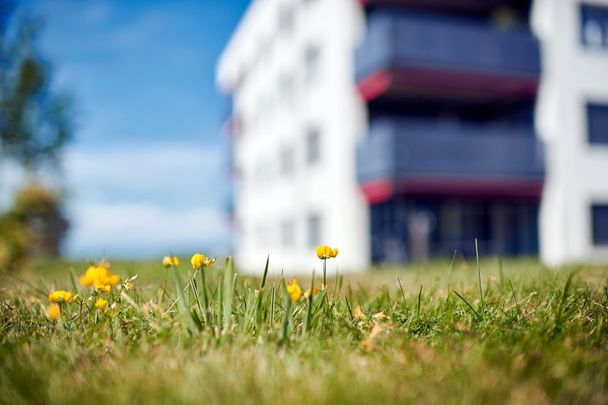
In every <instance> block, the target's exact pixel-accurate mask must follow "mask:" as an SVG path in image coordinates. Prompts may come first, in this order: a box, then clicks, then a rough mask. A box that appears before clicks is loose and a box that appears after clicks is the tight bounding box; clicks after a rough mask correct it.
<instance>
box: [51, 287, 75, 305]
mask: <svg viewBox="0 0 608 405" xmlns="http://www.w3.org/2000/svg"><path fill="white" fill-rule="evenodd" d="M76 297H78V295H74V294H72V293H71V292H68V291H63V290H59V291H53V292H51V293H49V302H51V303H53V304H57V303H64V302H74V300H75V299H76Z"/></svg>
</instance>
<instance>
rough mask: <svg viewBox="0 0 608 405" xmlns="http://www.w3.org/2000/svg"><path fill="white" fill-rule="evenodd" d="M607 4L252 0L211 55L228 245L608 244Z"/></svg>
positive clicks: (346, 256)
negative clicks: (226, 143)
mask: <svg viewBox="0 0 608 405" xmlns="http://www.w3.org/2000/svg"><path fill="white" fill-rule="evenodd" d="M607 3H608V0H601V1H599V0H596V1H593V2H591V1H589V2H580V1H578V0H567V1H564V0H536V1H535V2H534V4H532V2H531V1H529V0H528V1H527V0H492V1H488V0H483V1H479V0H459V1H454V0H433V1H423V0H361V1H359V2H356V1H354V0H331V1H329V0H299V1H290V0H256V1H254V2H253V3H252V5H251V6H250V8H249V10H248V11H247V13H246V15H245V17H244V18H243V21H242V22H241V24H240V25H239V27H238V29H237V31H236V33H235V34H234V36H233V38H232V39H231V41H230V43H229V45H228V47H227V48H226V51H225V53H224V55H223V56H222V59H221V61H220V63H219V67H218V80H219V82H220V85H221V86H222V87H223V88H224V89H226V90H228V91H229V92H231V93H232V96H233V114H232V118H231V122H232V124H231V125H230V127H231V128H233V131H232V133H233V136H234V141H233V145H234V167H235V173H236V176H235V177H236V181H235V224H236V226H237V230H236V233H237V235H238V237H237V240H236V242H235V255H236V258H237V260H239V261H240V262H241V264H242V266H244V267H245V268H246V269H247V268H250V267H253V266H255V265H257V266H261V264H262V263H263V261H264V260H265V257H266V254H268V253H272V256H273V261H274V262H275V263H276V264H277V265H276V267H275V270H277V269H285V270H291V271H294V270H300V269H301V270H307V269H309V268H310V266H314V264H315V261H314V257H311V248H312V247H314V245H316V244H318V243H328V244H332V245H336V246H338V247H340V248H341V250H342V252H343V254H342V255H341V261H340V265H341V267H342V270H360V269H364V268H366V267H367V266H368V265H369V264H370V263H401V262H405V261H416V260H426V259H428V258H432V257H445V256H450V255H451V254H452V253H453V252H454V251H455V250H458V251H460V252H462V253H463V254H464V255H465V256H467V257H472V256H473V255H474V254H475V244H474V240H475V239H477V240H478V246H479V252H480V254H482V255H504V256H518V255H526V256H529V255H537V254H539V253H540V255H541V257H542V259H543V260H544V261H545V262H546V263H548V264H559V263H565V262H570V261H582V260H589V259H597V260H603V259H608V133H607V131H608V87H607V86H608V11H607V10H608V5H607ZM336 16H340V18H339V24H338V23H337V20H336ZM530 24H532V26H531V25H530ZM541 56H542V62H543V63H542V64H541ZM541 65H542V69H541ZM306 266H309V267H306ZM252 270H254V269H252Z"/></svg>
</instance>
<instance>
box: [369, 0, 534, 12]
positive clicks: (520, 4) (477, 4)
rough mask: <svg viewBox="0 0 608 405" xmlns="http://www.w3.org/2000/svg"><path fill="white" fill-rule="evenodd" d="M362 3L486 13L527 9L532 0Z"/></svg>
mask: <svg viewBox="0 0 608 405" xmlns="http://www.w3.org/2000/svg"><path fill="white" fill-rule="evenodd" d="M359 2H360V3H361V5H363V6H365V7H369V8H373V7H386V6H389V7H410V8H419V9H431V10H441V11H447V12H461V13H469V14H478V15H480V14H481V15H485V14H488V13H490V12H492V10H495V9H496V8H497V7H501V6H508V7H510V8H513V9H516V10H523V11H524V12H525V11H527V10H528V9H529V7H530V0H458V1H456V0H359Z"/></svg>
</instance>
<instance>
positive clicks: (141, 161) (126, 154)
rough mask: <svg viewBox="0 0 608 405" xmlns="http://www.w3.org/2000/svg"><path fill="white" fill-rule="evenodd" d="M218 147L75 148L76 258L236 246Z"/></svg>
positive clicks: (70, 171) (70, 159)
mask: <svg viewBox="0 0 608 405" xmlns="http://www.w3.org/2000/svg"><path fill="white" fill-rule="evenodd" d="M223 160H224V158H223V154H222V153H221V149H220V148H219V147H213V148H205V147H203V145H199V144H197V145H185V144H184V145H179V144H177V145H175V144H170V145H154V144H152V145H145V146H139V145H137V144H135V145H133V144H128V145H122V146H118V145H115V146H114V147H113V148H111V149H108V148H106V149H100V150H81V149H74V150H70V151H69V152H68V153H67V154H66V160H65V169H66V174H67V176H66V183H67V185H68V187H69V189H70V190H71V193H72V197H71V199H70V204H69V205H70V210H69V217H70V220H71V223H72V228H71V231H70V234H69V237H68V241H67V243H66V248H67V249H66V250H67V253H68V255H70V256H72V257H82V256H91V257H99V256H102V255H108V256H122V257H142V256H153V255H156V256H158V255H162V254H166V253H168V252H169V251H170V250H173V251H174V252H186V251H189V250H192V249H195V248H197V247H198V248H199V249H203V248H206V249H209V248H212V249H221V250H222V251H225V250H226V249H227V248H228V245H229V236H230V223H229V220H228V217H227V213H226V212H225V211H224V209H223V204H222V202H223V201H224V199H225V195H224V194H223V193H224V192H225V190H226V189H227V187H228V185H227V182H228V178H227V176H225V175H223V173H224V169H223Z"/></svg>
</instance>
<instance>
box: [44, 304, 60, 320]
mask: <svg viewBox="0 0 608 405" xmlns="http://www.w3.org/2000/svg"><path fill="white" fill-rule="evenodd" d="M46 314H47V316H48V318H49V319H50V320H51V321H58V320H59V319H60V318H61V309H60V308H59V305H57V304H55V303H51V304H49V306H48V307H46Z"/></svg>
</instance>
